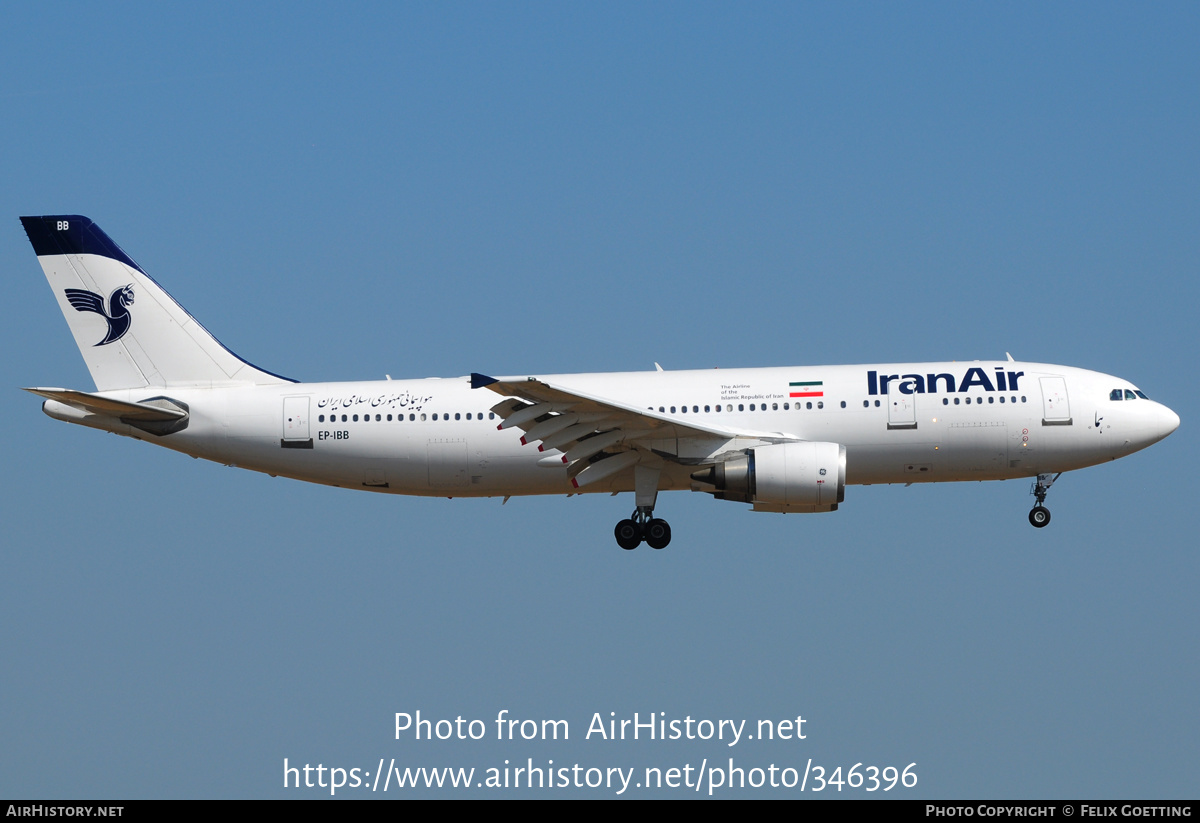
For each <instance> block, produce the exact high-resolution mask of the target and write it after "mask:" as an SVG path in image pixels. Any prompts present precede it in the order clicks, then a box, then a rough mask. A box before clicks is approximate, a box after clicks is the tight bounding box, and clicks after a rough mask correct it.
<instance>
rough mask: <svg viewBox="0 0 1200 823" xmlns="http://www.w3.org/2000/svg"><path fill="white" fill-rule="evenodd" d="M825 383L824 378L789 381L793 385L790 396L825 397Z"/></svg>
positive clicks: (790, 385) (789, 384)
mask: <svg viewBox="0 0 1200 823" xmlns="http://www.w3.org/2000/svg"><path fill="white" fill-rule="evenodd" d="M824 385H825V383H824V381H823V380H801V381H799V382H797V383H788V386H789V387H791V392H790V393H789V395H788V396H789V397H824V396H825V390H824V388H823V386H824Z"/></svg>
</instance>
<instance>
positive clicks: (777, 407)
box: [771, 403, 779, 411]
mask: <svg viewBox="0 0 1200 823" xmlns="http://www.w3.org/2000/svg"><path fill="white" fill-rule="evenodd" d="M771 411H779V404H778V403H772V404H771Z"/></svg>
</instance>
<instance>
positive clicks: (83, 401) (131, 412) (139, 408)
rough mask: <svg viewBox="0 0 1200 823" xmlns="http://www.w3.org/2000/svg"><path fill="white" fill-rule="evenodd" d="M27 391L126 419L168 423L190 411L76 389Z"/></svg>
mask: <svg viewBox="0 0 1200 823" xmlns="http://www.w3.org/2000/svg"><path fill="white" fill-rule="evenodd" d="M25 391H27V392H29V393H31V394H36V395H38V396H39V397H45V398H46V399H47V400H57V401H58V402H59V403H64V404H66V405H68V406H71V407H73V408H76V409H81V410H83V411H86V412H91V413H92V414H100V415H104V416H105V417H116V418H119V419H121V420H126V421H134V420H136V421H139V422H142V423H167V422H171V421H174V420H179V419H181V418H184V417H187V416H188V413H187V412H186V411H184V410H182V409H180V408H176V407H174V406H166V405H163V406H156V405H153V404H151V403H129V402H126V401H124V400H113V399H111V398H108V397H102V396H100V395H98V394H89V393H88V392H83V391H75V390H74V389H25Z"/></svg>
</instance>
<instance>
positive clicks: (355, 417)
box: [354, 414, 358, 423]
mask: <svg viewBox="0 0 1200 823" xmlns="http://www.w3.org/2000/svg"><path fill="white" fill-rule="evenodd" d="M354 422H355V423H357V422H358V415H357V414H356V415H354Z"/></svg>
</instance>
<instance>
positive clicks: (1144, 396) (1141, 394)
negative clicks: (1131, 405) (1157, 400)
mask: <svg viewBox="0 0 1200 823" xmlns="http://www.w3.org/2000/svg"><path fill="white" fill-rule="evenodd" d="M1134 392H1135V393H1136V394H1137V396H1138V397H1140V398H1142V399H1143V400H1149V399H1150V398H1149V397H1147V396H1146V393H1145V392H1144V391H1142V390H1141V389H1134Z"/></svg>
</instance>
